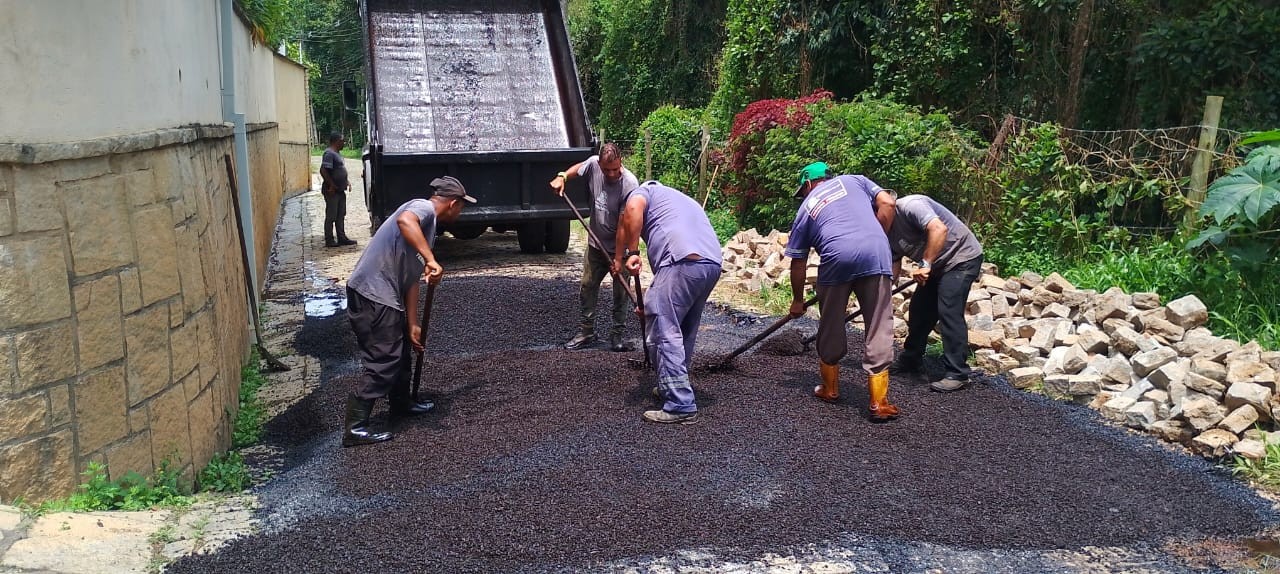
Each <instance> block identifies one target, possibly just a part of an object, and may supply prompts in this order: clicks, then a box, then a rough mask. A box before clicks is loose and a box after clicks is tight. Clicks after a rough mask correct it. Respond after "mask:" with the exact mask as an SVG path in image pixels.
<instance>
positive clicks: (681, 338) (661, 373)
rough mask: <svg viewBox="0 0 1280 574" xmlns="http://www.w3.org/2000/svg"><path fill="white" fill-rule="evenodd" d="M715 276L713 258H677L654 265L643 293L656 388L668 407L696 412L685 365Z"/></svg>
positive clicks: (690, 357)
mask: <svg viewBox="0 0 1280 574" xmlns="http://www.w3.org/2000/svg"><path fill="white" fill-rule="evenodd" d="M719 280H720V266H719V265H718V264H716V263H715V262H713V261H708V260H697V261H688V260H686V261H679V262H676V263H672V264H670V265H666V266H664V267H661V268H659V269H658V271H657V274H656V275H654V277H653V285H652V286H650V287H649V290H648V291H647V292H645V294H644V320H645V328H646V330H647V333H646V335H647V336H648V339H649V352H651V353H653V355H654V357H653V359H654V363H655V364H656V365H657V369H658V390H659V391H661V393H662V396H663V398H664V399H665V401H664V402H663V405H662V410H664V411H667V412H670V413H692V412H697V410H698V405H697V404H696V403H695V402H694V396H693V386H692V385H691V384H690V383H689V365H690V364H691V362H692V361H693V347H694V343H695V342H696V340H697V338H698V325H699V324H701V323H702V308H703V307H705V306H706V304H707V297H710V296H711V290H712V289H715V286H716V282H717V281H719Z"/></svg>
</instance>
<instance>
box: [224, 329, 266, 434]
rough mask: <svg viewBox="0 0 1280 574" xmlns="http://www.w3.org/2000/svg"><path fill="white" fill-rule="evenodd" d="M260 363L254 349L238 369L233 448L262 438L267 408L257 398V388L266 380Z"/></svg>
mask: <svg viewBox="0 0 1280 574" xmlns="http://www.w3.org/2000/svg"><path fill="white" fill-rule="evenodd" d="M260 364H261V361H260V360H259V358H258V352H257V351H254V352H253V356H252V357H251V358H250V359H249V363H248V364H246V365H245V366H244V367H243V368H241V369H240V409H239V410H238V411H236V421H235V426H234V428H233V430H232V440H231V446H232V447H234V448H243V447H246V446H249V445H252V444H254V443H256V442H258V440H259V439H261V438H262V425H263V423H265V422H266V418H267V410H266V407H265V406H263V404H262V401H261V400H260V399H259V398H258V389H261V388H262V386H263V385H265V384H266V383H267V380H266V378H265V377H263V376H262V371H261V369H260V367H259V365H260Z"/></svg>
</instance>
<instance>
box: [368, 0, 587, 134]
mask: <svg viewBox="0 0 1280 574" xmlns="http://www.w3.org/2000/svg"><path fill="white" fill-rule="evenodd" d="M369 8H370V11H369V14H368V18H369V24H370V26H371V27H372V29H371V34H370V36H371V45H370V53H371V56H372V65H373V70H372V72H373V75H374V77H375V78H376V81H377V85H378V89H377V90H376V92H375V98H376V101H375V105H376V106H377V110H378V113H377V117H376V120H375V121H376V122H377V123H378V125H377V126H376V128H375V129H377V130H378V132H379V136H380V139H381V142H382V145H383V146H384V149H385V150H386V151H387V152H410V153H412V152H449V151H488V150H534V149H563V148H568V147H570V141H569V134H568V128H567V127H566V121H565V115H564V107H563V105H562V102H561V94H560V91H559V90H558V89H557V86H556V82H555V78H556V77H557V76H556V73H555V69H554V64H553V61H552V53H551V46H550V42H549V41H548V36H547V27H546V21H545V18H544V14H543V12H542V10H543V8H542V5H541V3H540V2H539V1H538V0H466V1H465V2H464V1H456V0H445V1H440V0H378V1H371V2H370V5H369Z"/></svg>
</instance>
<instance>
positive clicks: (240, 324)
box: [0, 126, 283, 501]
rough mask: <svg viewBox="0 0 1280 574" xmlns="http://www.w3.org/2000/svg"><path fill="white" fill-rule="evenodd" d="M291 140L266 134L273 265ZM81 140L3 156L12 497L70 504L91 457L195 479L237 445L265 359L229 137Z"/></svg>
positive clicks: (4, 495) (1, 244)
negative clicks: (258, 363) (252, 380)
mask: <svg viewBox="0 0 1280 574" xmlns="http://www.w3.org/2000/svg"><path fill="white" fill-rule="evenodd" d="M274 132H275V129H274V127H273V126H268V127H266V128H260V129H257V130H255V131H254V132H253V133H252V134H250V146H251V147H250V158H251V160H252V161H253V163H254V165H253V166H251V173H252V174H253V179H254V195H255V198H254V202H255V208H254V209H255V214H256V217H255V219H256V220H257V228H258V243H259V245H258V254H259V255H258V261H259V262H260V263H261V264H265V261H266V259H267V255H268V253H269V250H270V241H271V237H272V231H273V229H274V227H275V219H276V217H277V216H278V210H279V204H280V200H281V196H282V191H283V186H282V181H283V179H282V175H281V168H280V162H281V155H280V153H281V152H280V151H279V146H278V141H277V140H278V138H277V137H276V135H275V133H274ZM69 145H70V146H71V147H60V148H57V149H54V148H48V149H40V148H39V146H34V147H28V148H24V149H23V150H20V151H22V152H23V153H22V154H19V155H18V156H16V157H17V159H13V158H14V157H15V156H14V155H13V154H9V155H8V156H0V158H4V157H8V158H9V163H3V160H2V159H0V421H3V422H4V424H3V425H0V499H3V500H4V501H11V500H13V499H14V498H16V497H23V498H25V499H27V500H40V499H43V498H48V497H52V496H61V495H65V494H67V493H69V492H71V491H72V489H73V488H74V486H75V485H76V484H77V483H78V482H79V477H78V474H79V473H80V472H82V471H83V470H84V468H85V467H86V465H87V464H88V463H89V462H91V461H99V462H103V463H106V464H107V465H108V467H109V469H110V472H111V474H112V475H113V477H118V476H120V475H122V474H124V473H125V472H128V471H130V470H136V471H139V472H142V473H144V474H146V473H149V472H151V471H152V470H153V468H154V467H155V466H156V465H158V464H159V463H160V462H161V461H162V460H166V459H167V460H170V461H171V462H173V463H175V464H176V465H177V466H178V467H179V468H182V469H183V470H184V472H186V473H187V476H188V477H190V476H193V475H194V473H195V471H196V470H198V469H200V468H202V467H203V466H204V465H205V464H206V463H207V462H208V460H209V459H210V457H211V456H212V455H213V454H214V453H215V452H217V451H218V450H220V449H223V448H226V447H227V446H228V445H229V443H230V432H231V420H232V419H231V413H233V412H234V411H235V409H236V406H237V393H238V387H239V384H240V374H239V373H240V366H241V364H242V363H243V361H244V360H245V359H246V357H247V354H248V350H249V343H250V332H249V328H248V323H247V320H246V317H247V313H248V308H247V303H246V300H245V291H244V278H243V277H244V276H243V273H244V270H243V266H242V264H241V259H240V257H241V256H240V251H239V247H238V242H237V241H238V240H237V229H236V223H235V215H234V212H233V210H232V201H233V198H232V195H231V189H230V187H229V184H228V181H227V175H226V169H225V167H224V164H223V155H224V154H228V153H232V140H231V137H230V130H229V129H228V128H226V127H224V126H213V127H203V128H201V127H197V128H181V129H175V130H164V131H161V132H152V133H148V134H141V135H138V136H130V137H125V138H111V139H110V140H95V141H92V142H84V143H83V144H69ZM27 152H30V153H27ZM77 154H79V155H81V156H82V157H74V156H76V155H77ZM62 157H70V158H69V159H60V158H62Z"/></svg>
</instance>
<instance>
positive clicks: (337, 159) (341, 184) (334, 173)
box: [320, 148, 348, 192]
mask: <svg viewBox="0 0 1280 574" xmlns="http://www.w3.org/2000/svg"><path fill="white" fill-rule="evenodd" d="M320 168H321V169H328V170H329V176H330V177H331V178H332V179H333V185H334V186H335V187H336V191H342V192H345V191H347V181H348V180H347V164H345V163H343V162H342V154H340V153H338V152H336V151H333V148H328V149H326V150H324V156H323V157H321V158H320Z"/></svg>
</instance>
